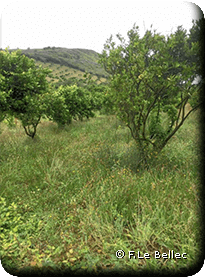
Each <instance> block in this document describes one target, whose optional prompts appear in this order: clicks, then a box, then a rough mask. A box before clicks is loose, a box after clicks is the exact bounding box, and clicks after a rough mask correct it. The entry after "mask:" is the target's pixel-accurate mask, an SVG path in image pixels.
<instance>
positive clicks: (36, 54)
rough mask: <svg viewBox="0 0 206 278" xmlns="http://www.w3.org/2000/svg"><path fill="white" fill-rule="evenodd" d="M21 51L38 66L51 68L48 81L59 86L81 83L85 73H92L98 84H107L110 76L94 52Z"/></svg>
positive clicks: (58, 48)
mask: <svg viewBox="0 0 206 278" xmlns="http://www.w3.org/2000/svg"><path fill="white" fill-rule="evenodd" d="M14 50H15V49H12V50H11V51H14ZM21 51H22V54H24V55H26V56H27V57H29V58H32V59H34V60H36V63H37V65H40V64H41V65H42V66H43V67H47V68H50V69H51V70H52V73H51V74H50V75H49V77H48V81H49V82H51V83H54V84H56V85H57V86H59V85H61V84H72V83H74V82H76V81H78V82H81V81H82V80H83V79H84V78H83V75H84V73H85V72H88V73H90V74H91V76H92V79H94V80H96V82H97V83H102V82H105V81H106V79H107V76H108V75H107V73H106V72H105V70H104V69H103V67H102V66H101V65H100V64H98V58H99V57H98V53H97V52H95V51H94V50H89V49H78V48H75V49H68V48H61V47H45V48H43V49H30V48H28V49H23V50H21Z"/></svg>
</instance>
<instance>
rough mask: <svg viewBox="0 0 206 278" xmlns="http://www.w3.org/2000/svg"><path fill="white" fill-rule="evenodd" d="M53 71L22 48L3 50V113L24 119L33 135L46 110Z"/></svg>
mask: <svg viewBox="0 0 206 278" xmlns="http://www.w3.org/2000/svg"><path fill="white" fill-rule="evenodd" d="M49 73H50V70H49V69H43V68H42V67H41V66H40V67H37V66H36V64H35V62H34V60H33V59H29V58H28V57H26V56H25V55H22V54H21V51H20V50H17V51H13V52H10V51H9V50H8V49H7V50H5V51H0V109H1V111H0V114H2V115H4V117H6V115H10V116H14V117H16V118H18V119H20V120H21V122H22V125H23V127H24V129H25V132H26V134H27V135H28V136H30V137H32V138H34V136H35V134H36V128H37V125H38V124H39V122H40V119H41V116H42V115H43V114H44V113H45V105H46V104H45V102H44V94H45V93H46V92H48V90H49V85H48V82H47V80H46V76H47V75H48V74H49ZM2 117H3V116H2Z"/></svg>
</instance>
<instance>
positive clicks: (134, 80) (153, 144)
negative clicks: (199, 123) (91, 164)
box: [100, 26, 200, 166]
mask: <svg viewBox="0 0 206 278" xmlns="http://www.w3.org/2000/svg"><path fill="white" fill-rule="evenodd" d="M138 29H139V28H138V27H136V26H134V27H133V29H131V30H130V31H129V32H128V33H127V35H128V40H127V41H126V40H125V39H124V38H123V37H122V36H121V35H119V34H118V35H117V38H118V40H119V45H117V46H116V45H115V42H114V41H113V38H112V36H111V37H110V39H109V40H107V42H106V44H105V46H104V50H103V52H102V54H101V55H100V63H102V65H103V66H104V68H105V70H106V71H107V72H108V73H109V74H110V87H111V90H112V97H113V102H114V105H115V110H116V113H117V115H118V117H119V118H120V119H121V120H123V121H124V122H125V123H126V125H127V126H128V127H129V129H130V131H131V134H132V137H133V138H134V139H135V141H136V143H137V145H138V148H139V153H140V160H139V163H143V165H145V166H146V165H147V164H148V163H147V161H148V156H149V153H151V151H152V150H153V151H154V152H153V153H159V152H160V151H161V150H162V149H163V148H164V146H165V145H166V144H167V143H168V141H169V140H170V139H171V138H172V136H173V135H174V134H175V133H176V132H177V130H178V129H179V128H180V127H181V126H182V124H183V123H184V121H185V120H186V118H187V117H188V116H189V114H190V113H191V112H192V111H194V110H195V109H197V108H198V107H199V105H200V103H198V101H197V102H196V103H193V104H194V105H193V108H192V110H190V111H189V112H188V113H186V110H185V107H186V104H187V103H188V102H190V101H191V100H192V99H193V95H194V94H195V93H197V91H198V88H197V87H194V86H193V85H192V84H193V81H194V78H195V76H196V72H195V70H196V64H195V62H192V61H191V62H190V64H189V65H188V59H187V57H191V56H192V55H195V53H196V52H197V49H198V44H199V42H194V43H193V44H192V46H191V47H189V44H188V36H187V35H186V32H185V31H184V30H183V29H182V28H178V30H177V32H176V33H175V34H171V35H170V36H168V37H164V36H162V35H160V34H157V33H156V32H155V31H154V32H152V31H147V32H146V33H145V35H144V36H143V37H142V38H140V35H139V30H138ZM181 53H184V56H182V55H181Z"/></svg>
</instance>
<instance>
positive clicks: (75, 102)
mask: <svg viewBox="0 0 206 278" xmlns="http://www.w3.org/2000/svg"><path fill="white" fill-rule="evenodd" d="M45 102H46V103H47V109H46V115H47V116H48V117H49V118H50V119H51V120H53V121H54V122H56V123H57V124H58V125H59V126H60V127H61V126H64V125H66V124H70V123H71V121H72V119H75V120H78V119H79V120H83V118H84V117H86V118H87V119H88V118H90V117H93V116H94V112H93V110H95V108H96V104H95V100H94V99H93V97H92V94H91V93H90V92H89V91H88V90H86V89H85V88H82V87H78V86H76V85H73V86H60V87H59V88H58V89H57V90H56V91H54V92H52V93H50V94H47V97H46V101H45Z"/></svg>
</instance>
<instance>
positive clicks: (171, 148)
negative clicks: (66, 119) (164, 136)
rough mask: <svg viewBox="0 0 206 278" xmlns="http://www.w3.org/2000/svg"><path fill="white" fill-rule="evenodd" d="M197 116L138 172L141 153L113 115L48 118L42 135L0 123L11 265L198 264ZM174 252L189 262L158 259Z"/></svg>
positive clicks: (5, 250) (5, 253) (1, 189)
mask: <svg viewBox="0 0 206 278" xmlns="http://www.w3.org/2000/svg"><path fill="white" fill-rule="evenodd" d="M198 113H199V112H198V111H197V112H195V113H194V114H193V115H192V116H191V117H190V118H189V119H188V120H187V121H186V122H185V125H184V126H183V127H182V128H181V129H180V130H179V131H178V133H177V134H176V135H175V137H174V138H173V139H172V140H171V141H170V143H169V144H168V145H167V146H166V147H165V149H164V151H163V152H162V153H161V154H160V155H159V157H157V158H156V160H155V161H154V162H153V163H152V164H151V167H150V170H148V171H142V170H140V169H137V167H136V165H137V159H136V158H137V153H138V150H136V148H135V145H134V142H133V140H132V139H131V137H130V133H129V130H128V129H127V128H126V127H124V126H123V125H121V123H120V122H119V121H118V120H117V119H116V118H115V117H114V116H97V117H96V118H93V119H91V120H89V121H84V122H73V123H72V124H71V125H70V126H68V127H66V128H65V129H58V128H57V126H56V124H54V123H52V122H48V121H42V123H41V124H40V125H39V127H38V130H37V133H38V137H36V138H35V139H34V140H32V139H30V138H27V137H26V135H25V134H24V131H23V128H21V127H20V126H18V125H17V126H16V127H15V128H8V127H7V126H6V125H5V124H4V123H1V125H0V129H1V134H0V185H1V186H0V196H1V197H2V198H1V199H0V200H1V201H0V202H1V207H2V213H1V216H0V220H1V222H2V223H3V224H2V226H3V232H2V236H1V241H2V247H1V251H0V252H1V256H2V264H3V266H4V267H5V268H6V269H8V271H9V272H12V271H15V270H18V271H20V270H21V269H27V268H28V269H30V267H32V269H38V268H42V267H43V268H44V269H50V270H59V269H61V270H63V269H65V268H66V267H69V268H71V269H73V270H74V271H77V270H83V271H84V270H85V269H87V271H92V272H98V271H100V270H103V271H106V270H107V271H114V270H117V271H119V270H121V271H123V270H125V271H128V270H131V271H138V272H139V271H145V270H148V271H158V272H160V271H161V270H162V271H168V270H169V271H172V273H173V274H174V272H175V271H177V272H178V271H180V270H182V269H183V270H184V269H187V268H188V267H191V266H192V265H194V264H195V263H196V262H197V260H198V258H199V255H200V248H201V246H200V244H201V242H200V238H201V229H200V207H201V202H200V186H201V180H200V175H199V169H200V134H199V131H200V129H199V127H198V124H197V123H198ZM118 250H124V252H125V256H124V258H117V256H116V252H117V251H118ZM169 250H174V252H175V253H180V254H183V253H186V255H184V256H186V258H187V259H184V258H181V259H177V258H176V259H171V258H167V259H166V258H160V259H157V258H155V251H159V253H160V254H162V253H167V254H169ZM129 251H135V256H136V259H135V258H134V257H132V258H131V259H129ZM138 251H139V252H140V253H139V257H140V256H141V257H142V256H143V254H144V253H148V254H149V255H150V259H141V258H138ZM107 273H108V272H107ZM121 273H122V272H121Z"/></svg>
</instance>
